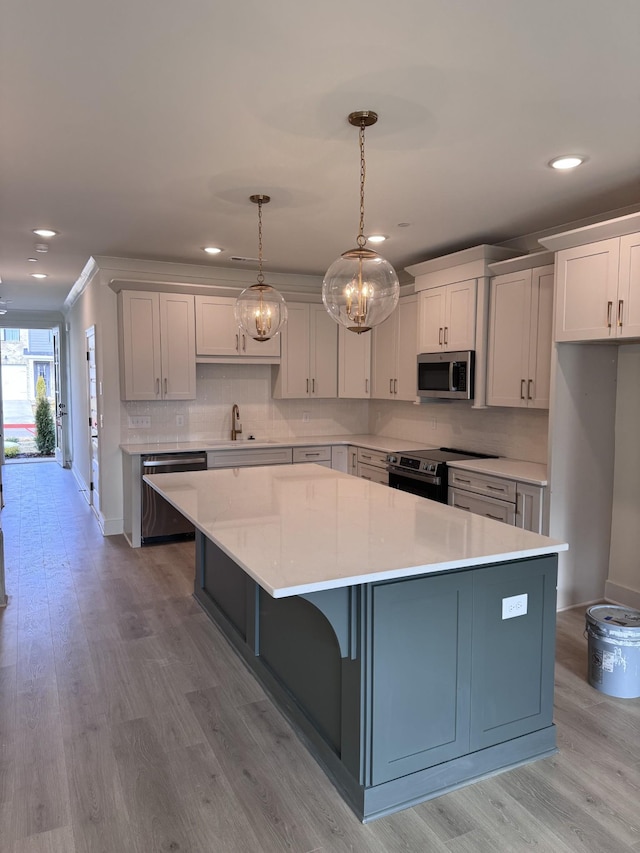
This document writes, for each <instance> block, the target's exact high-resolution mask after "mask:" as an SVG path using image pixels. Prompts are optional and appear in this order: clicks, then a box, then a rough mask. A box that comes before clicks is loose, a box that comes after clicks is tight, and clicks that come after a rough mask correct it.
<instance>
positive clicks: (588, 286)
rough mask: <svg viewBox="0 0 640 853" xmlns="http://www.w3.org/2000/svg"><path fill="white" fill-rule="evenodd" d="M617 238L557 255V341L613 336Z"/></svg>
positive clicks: (615, 308)
mask: <svg viewBox="0 0 640 853" xmlns="http://www.w3.org/2000/svg"><path fill="white" fill-rule="evenodd" d="M619 256H620V238H619V237H615V238H613V239H611V240H600V241H599V242H597V243H591V244H590V245H588V246H576V247H575V248H572V249H563V250H562V251H560V252H558V253H557V254H556V276H557V294H556V340H557V341H589V340H603V339H606V338H610V337H613V336H614V335H615V334H616V313H617V307H618V306H617V299H618V262H619Z"/></svg>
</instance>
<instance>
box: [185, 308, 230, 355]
mask: <svg viewBox="0 0 640 853" xmlns="http://www.w3.org/2000/svg"><path fill="white" fill-rule="evenodd" d="M235 302H236V301H235V299H233V298H231V297H227V296H196V298H195V308H196V352H197V354H198V355H220V356H237V355H238V354H239V329H238V323H237V322H236V316H235V312H234V308H235Z"/></svg>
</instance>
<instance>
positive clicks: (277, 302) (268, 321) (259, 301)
mask: <svg viewBox="0 0 640 853" xmlns="http://www.w3.org/2000/svg"><path fill="white" fill-rule="evenodd" d="M235 315H236V320H237V321H238V325H239V326H240V328H241V329H242V331H243V332H246V334H247V335H249V337H251V338H253V339H254V341H268V340H271V338H273V337H274V336H275V335H277V334H278V332H279V331H280V330H281V329H282V327H283V326H284V324H285V323H286V322H287V303H286V302H285V301H284V297H283V296H282V294H281V293H279V292H278V291H277V290H276V289H275V287H271V286H270V285H268V284H252V285H251V287H247V288H245V289H244V290H243V291H242V293H241V294H240V296H238V298H237V299H236V304H235Z"/></svg>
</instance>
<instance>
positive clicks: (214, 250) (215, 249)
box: [202, 246, 222, 255]
mask: <svg viewBox="0 0 640 853" xmlns="http://www.w3.org/2000/svg"><path fill="white" fill-rule="evenodd" d="M202 251H203V252H206V253H207V254H208V255H219V254H220V252H221V251H222V249H219V248H218V247H217V246H206V247H205V248H204V249H203V250H202Z"/></svg>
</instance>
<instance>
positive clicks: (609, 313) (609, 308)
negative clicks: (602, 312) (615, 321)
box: [607, 302, 613, 329]
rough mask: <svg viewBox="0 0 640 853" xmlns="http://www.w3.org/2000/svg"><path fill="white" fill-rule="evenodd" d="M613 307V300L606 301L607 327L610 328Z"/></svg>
mask: <svg viewBox="0 0 640 853" xmlns="http://www.w3.org/2000/svg"><path fill="white" fill-rule="evenodd" d="M612 309H613V302H607V328H608V329H610V328H611V310H612Z"/></svg>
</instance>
